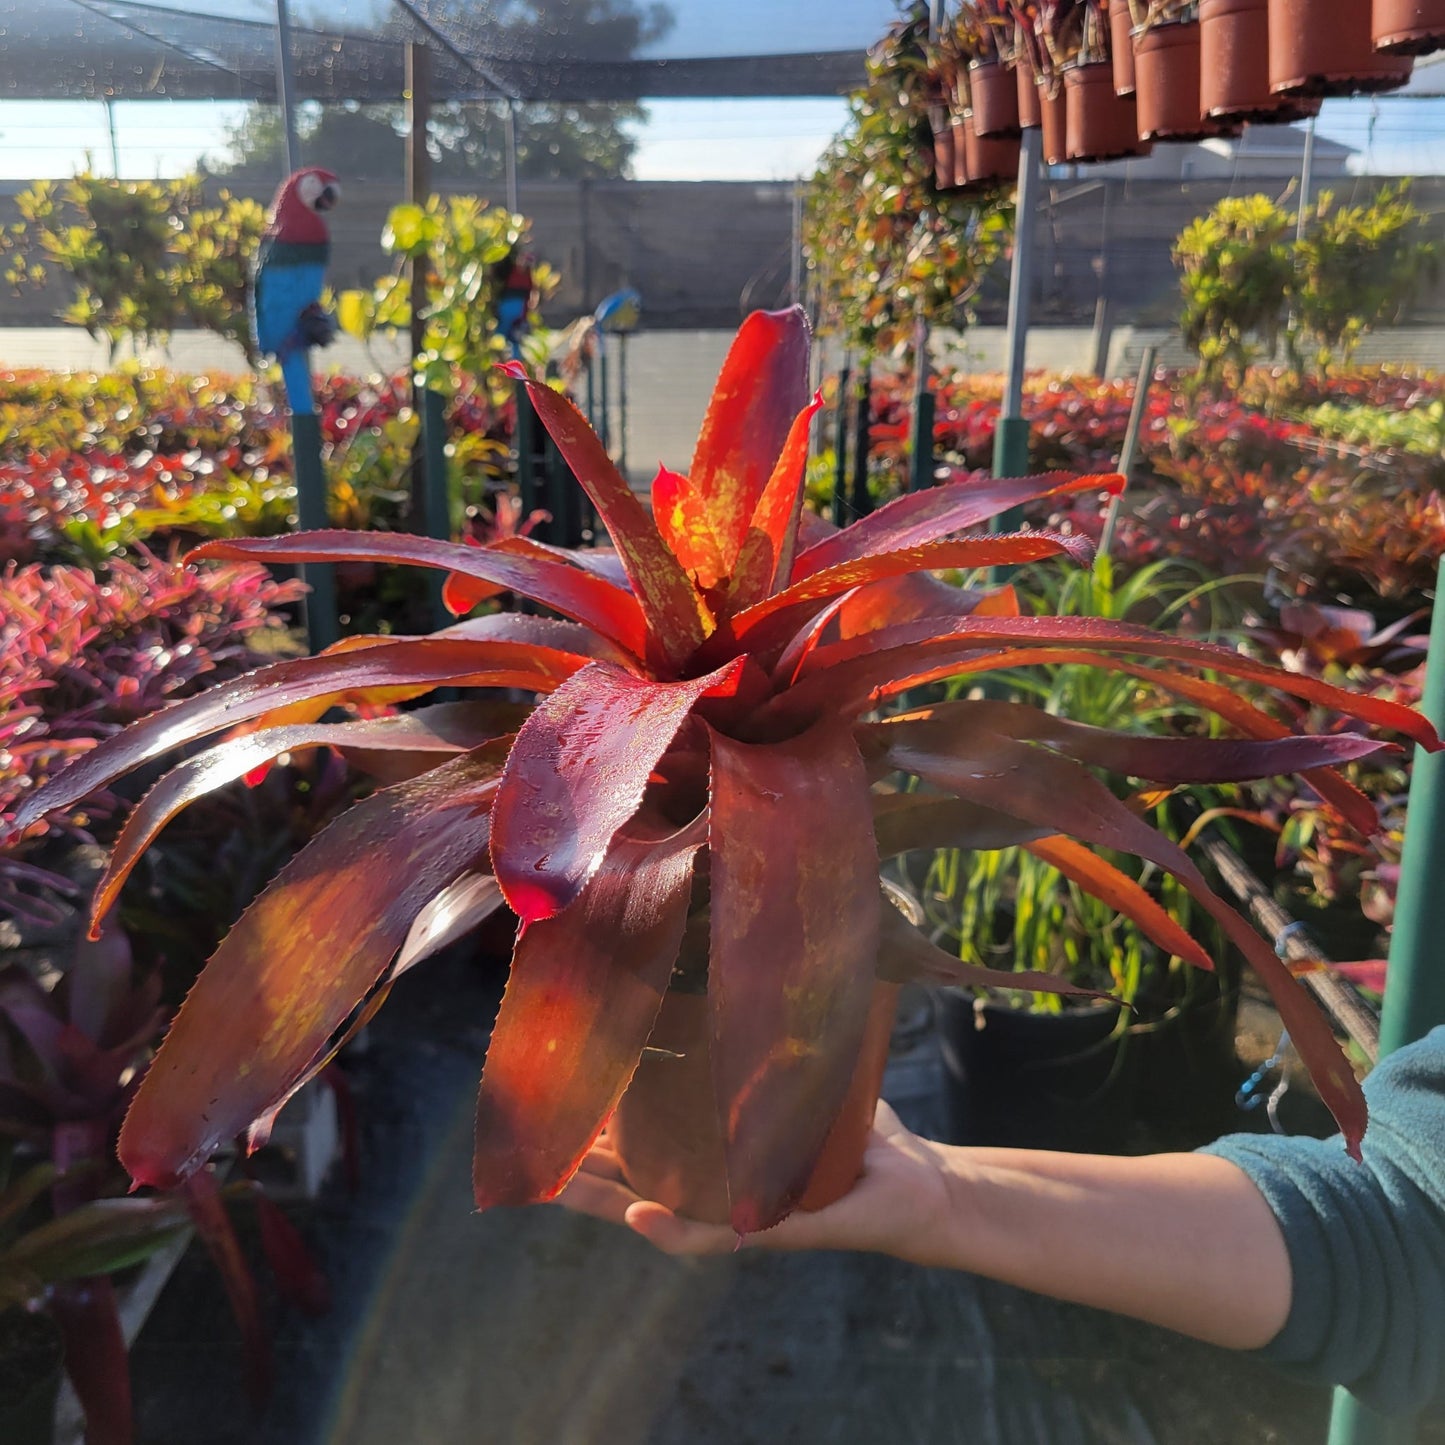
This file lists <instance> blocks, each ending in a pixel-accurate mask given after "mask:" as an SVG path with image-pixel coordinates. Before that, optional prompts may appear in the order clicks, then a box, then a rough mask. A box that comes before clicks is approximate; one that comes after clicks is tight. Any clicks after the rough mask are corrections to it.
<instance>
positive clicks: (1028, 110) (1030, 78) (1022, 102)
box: [1014, 45, 1043, 130]
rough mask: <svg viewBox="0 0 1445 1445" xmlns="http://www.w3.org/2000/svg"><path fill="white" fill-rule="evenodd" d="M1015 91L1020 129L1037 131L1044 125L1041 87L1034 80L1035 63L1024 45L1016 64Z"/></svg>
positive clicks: (1019, 51)
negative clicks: (1040, 94) (1040, 108)
mask: <svg viewBox="0 0 1445 1445" xmlns="http://www.w3.org/2000/svg"><path fill="white" fill-rule="evenodd" d="M1014 81H1015V82H1016V83H1015V86H1014V89H1015V90H1016V91H1017V92H1018V103H1019V129H1020V130H1037V129H1038V128H1039V126H1041V125H1042V124H1043V116H1042V115H1041V113H1040V111H1039V86H1038V81H1037V80H1035V78H1034V67H1033V63H1032V62H1031V61H1030V60H1029V53H1028V51H1027V50H1025V49H1024V47H1023V46H1022V45H1020V46H1019V48H1018V59H1017V60H1016V61H1015V62H1014Z"/></svg>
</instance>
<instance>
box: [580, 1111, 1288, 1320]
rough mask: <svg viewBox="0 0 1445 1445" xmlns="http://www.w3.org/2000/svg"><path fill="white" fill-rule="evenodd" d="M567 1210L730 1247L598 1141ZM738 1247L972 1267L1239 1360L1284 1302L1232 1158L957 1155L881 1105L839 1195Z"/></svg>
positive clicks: (656, 1235)
mask: <svg viewBox="0 0 1445 1445" xmlns="http://www.w3.org/2000/svg"><path fill="white" fill-rule="evenodd" d="M564 1202H566V1203H568V1204H569V1205H571V1206H572V1207H573V1208H576V1209H583V1210H586V1211H587V1212H588V1213H591V1214H596V1215H599V1216H601V1217H602V1218H604V1219H612V1220H615V1221H616V1222H617V1223H619V1224H622V1223H625V1224H627V1225H628V1227H629V1228H631V1229H634V1230H636V1231H637V1232H638V1233H639V1234H641V1235H643V1236H644V1237H645V1238H647V1239H649V1240H651V1241H652V1243H653V1244H655V1245H657V1247H658V1248H659V1249H665V1250H667V1251H668V1252H669V1253H673V1254H718V1253H723V1252H727V1251H731V1250H732V1249H735V1248H736V1247H737V1244H738V1240H737V1238H736V1236H735V1235H734V1234H733V1233H732V1231H731V1230H729V1229H728V1228H727V1227H726V1226H720V1225H712V1224H700V1223H698V1222H697V1221H695V1220H689V1219H683V1218H681V1217H679V1216H677V1215H675V1214H673V1213H672V1212H671V1211H670V1210H668V1209H665V1208H664V1207H663V1206H662V1205H660V1204H656V1203H652V1202H651V1201H647V1200H641V1199H639V1198H638V1197H637V1195H636V1194H634V1193H633V1192H632V1190H631V1189H630V1188H629V1187H628V1186H627V1183H626V1181H625V1179H624V1178H623V1177H622V1174H621V1171H620V1168H619V1165H618V1160H617V1157H616V1155H615V1154H614V1153H613V1151H612V1149H611V1148H610V1146H608V1145H607V1144H606V1143H605V1142H603V1143H601V1144H599V1145H598V1146H597V1147H596V1148H595V1149H594V1150H593V1151H592V1153H591V1154H590V1155H589V1157H588V1159H587V1161H586V1162H585V1163H584V1166H583V1171H582V1173H581V1174H579V1175H578V1176H577V1178H576V1179H575V1180H574V1181H573V1183H572V1184H571V1185H569V1186H568V1189H567V1193H566V1195H564ZM743 1243H744V1244H746V1245H747V1246H749V1247H751V1248H761V1249H855V1250H871V1251H875V1252H877V1253H881V1254H891V1255H894V1256H896V1257H897V1258H899V1259H905V1260H909V1261H911V1262H913V1263H915V1264H922V1265H927V1266H929V1267H933V1268H949V1269H961V1270H969V1271H971V1272H973V1273H975V1274H983V1275H988V1276H990V1277H991V1278H993V1279H998V1280H1002V1281H1004V1282H1005V1283H1008V1284H1014V1285H1018V1286H1020V1287H1021V1288H1024V1289H1031V1290H1035V1291H1037V1292H1039V1293H1041V1294H1050V1295H1054V1296H1057V1297H1058V1298H1061V1299H1069V1300H1074V1301H1076V1302H1078V1303H1081V1304H1088V1305H1093V1306H1095V1307H1096V1308H1099V1309H1109V1310H1114V1311H1116V1312H1118V1313H1121V1314H1128V1315H1133V1316H1134V1317H1135V1318H1138V1319H1143V1320H1148V1321H1150V1322H1152V1323H1155V1324H1161V1325H1166V1326H1168V1327H1169V1328H1170V1329H1175V1330H1179V1331H1180V1332H1181V1333H1184V1334H1189V1335H1194V1336H1196V1337H1197V1338H1199V1339H1204V1340H1210V1341H1212V1342H1214V1343H1216V1344H1222V1345H1229V1346H1232V1347H1234V1348H1238V1349H1250V1348H1254V1347H1257V1346H1259V1345H1263V1344H1265V1343H1267V1342H1268V1341H1269V1340H1271V1339H1273V1338H1274V1336H1275V1335H1276V1334H1277V1333H1278V1332H1279V1330H1280V1329H1281V1327H1282V1326H1283V1324H1284V1321H1285V1318H1286V1316H1287V1315H1288V1313H1289V1307H1290V1298H1291V1278H1290V1264H1289V1255H1288V1251H1287V1248H1286V1245H1285V1242H1284V1237H1283V1235H1282V1233H1281V1231H1280V1227H1279V1224H1278V1223H1277V1222H1276V1219H1275V1216H1274V1214H1273V1212H1272V1211H1271V1209H1270V1207H1269V1205H1268V1204H1267V1203H1266V1202H1265V1200H1264V1197H1263V1196H1262V1195H1261V1194H1260V1193H1259V1191H1258V1190H1257V1189H1256V1188H1255V1186H1254V1185H1253V1184H1252V1183H1251V1182H1250V1179H1249V1176H1248V1175H1247V1174H1245V1173H1244V1171H1243V1170H1242V1169H1240V1168H1238V1167H1237V1166H1236V1165H1234V1164H1231V1163H1229V1162H1228V1161H1226V1160H1223V1159H1218V1158H1213V1157H1210V1156H1207V1155H1197V1154H1165V1155H1153V1156H1149V1157H1145V1158H1134V1159H1118V1158H1109V1157H1101V1156H1095V1155H1087V1154H1052V1153H1045V1152H1041V1151H1033V1150H1019V1149H967V1148H956V1147H951V1146H949V1145H946V1144H938V1143H934V1142H933V1141H931V1140H927V1139H920V1138H917V1137H916V1136H915V1135H913V1134H911V1133H909V1131H908V1130H907V1129H905V1128H904V1127H903V1125H902V1124H901V1123H900V1122H899V1121H898V1118H897V1116H896V1115H895V1114H894V1113H893V1111H892V1110H891V1109H889V1108H888V1106H887V1105H886V1104H880V1105H879V1106H878V1119H877V1123H876V1125H875V1128H874V1131H873V1136H872V1138H871V1140H870V1141H869V1145H868V1151H867V1153H866V1155H865V1156H864V1160H863V1175H862V1178H860V1179H859V1181H858V1183H857V1184H856V1185H855V1186H854V1188H853V1189H852V1190H851V1191H850V1192H849V1193H848V1194H846V1195H845V1196H844V1197H843V1198H842V1199H840V1200H838V1202H837V1203H835V1204H830V1205H828V1206H827V1208H825V1209H820V1210H818V1211H817V1212H816V1213H809V1212H805V1211H802V1210H799V1211H796V1212H795V1213H793V1214H791V1215H789V1216H788V1218H787V1219H785V1220H784V1221H783V1222H782V1223H781V1224H780V1225H778V1226H777V1227H776V1228H775V1229H769V1230H765V1231H764V1232H763V1233H761V1234H753V1235H749V1236H748V1237H747V1238H746V1240H744V1241H743Z"/></svg>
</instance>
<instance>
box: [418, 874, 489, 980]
mask: <svg viewBox="0 0 1445 1445" xmlns="http://www.w3.org/2000/svg"><path fill="white" fill-rule="evenodd" d="M501 906H502V890H501V889H500V888H499V887H497V880H496V879H495V878H493V877H492V875H491V874H490V873H463V874H462V876H461V877H460V878H458V879H457V880H456V882H455V883H449V884H448V885H447V886H446V887H445V888H443V889H442V891H441V892H440V893H438V894H437V896H436V897H435V898H433V899H432V900H431V901H430V902H429V903H428V904H427V905H426V907H425V908H423V909H422V911H421V912H420V913H418V914H417V916H416V918H415V920H414V921H413V923H412V925H411V928H410V930H409V931H408V933H407V935H406V940H405V941H404V942H403V944H402V946H401V952H400V953H399V954H397V956H396V962H395V963H394V964H393V965H392V970H391V978H392V980H393V981H395V980H396V979H398V978H400V977H401V975H402V974H404V973H405V972H406V971H407V969H409V968H413V967H415V965H416V964H418V963H421V962H422V961H423V960H425V959H428V958H430V957H431V956H432V955H433V954H434V953H440V952H441V950H442V949H444V948H446V947H447V945H448V944H452V943H455V942H456V941H457V940H458V939H460V938H465V937H466V935H467V934H469V933H470V932H471V931H472V930H473V929H474V928H476V927H477V925H478V924H480V923H482V922H484V921H485V920H486V919H488V918H490V917H491V916H492V914H494V913H495V912H496V911H497V909H499V908H500V907H501Z"/></svg>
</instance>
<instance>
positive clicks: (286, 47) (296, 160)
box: [276, 0, 301, 176]
mask: <svg viewBox="0 0 1445 1445" xmlns="http://www.w3.org/2000/svg"><path fill="white" fill-rule="evenodd" d="M276 104H277V105H279V106H280V107H281V121H282V125H283V128H284V129H285V132H286V171H285V174H286V175H288V176H289V175H290V174H291V173H292V172H293V171H298V170H300V169H301V145H300V142H299V141H298V140H297V138H296V98H295V93H294V89H293V87H292V84H291V17H290V15H289V13H288V12H287V9H286V0H276Z"/></svg>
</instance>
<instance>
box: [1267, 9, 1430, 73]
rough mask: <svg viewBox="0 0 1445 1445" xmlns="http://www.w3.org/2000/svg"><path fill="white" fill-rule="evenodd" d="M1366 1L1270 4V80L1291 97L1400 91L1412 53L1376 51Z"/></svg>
mask: <svg viewBox="0 0 1445 1445" xmlns="http://www.w3.org/2000/svg"><path fill="white" fill-rule="evenodd" d="M1371 17H1372V8H1371V6H1370V5H1369V4H1366V3H1365V0H1269V81H1270V88H1271V89H1272V90H1275V91H1278V92H1281V93H1283V94H1287V95H1312V96H1328V95H1354V94H1356V93H1374V92H1378V91H1386V90H1398V89H1399V88H1400V86H1402V85H1404V84H1405V82H1406V81H1407V80H1409V78H1410V72H1411V69H1412V67H1413V62H1412V60H1411V59H1410V57H1409V56H1408V55H1391V54H1388V53H1386V52H1384V51H1380V50H1376V49H1375V46H1374V38H1373V31H1372V18H1371Z"/></svg>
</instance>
